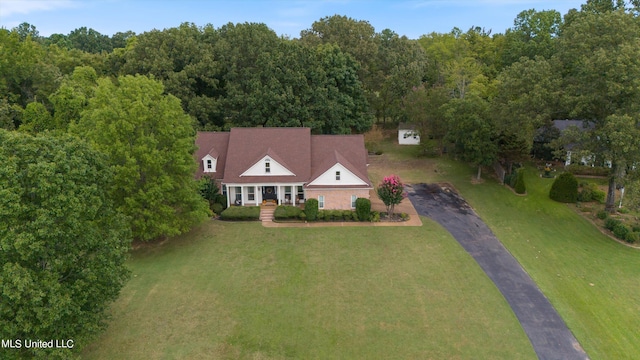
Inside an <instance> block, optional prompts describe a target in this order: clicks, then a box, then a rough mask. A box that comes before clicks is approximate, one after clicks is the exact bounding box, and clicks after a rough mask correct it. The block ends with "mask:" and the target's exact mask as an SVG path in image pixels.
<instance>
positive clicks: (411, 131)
mask: <svg viewBox="0 0 640 360" xmlns="http://www.w3.org/2000/svg"><path fill="white" fill-rule="evenodd" d="M398 144H400V145H420V133H419V132H418V131H417V130H416V126H415V125H414V124H406V123H400V125H399V126H398Z"/></svg>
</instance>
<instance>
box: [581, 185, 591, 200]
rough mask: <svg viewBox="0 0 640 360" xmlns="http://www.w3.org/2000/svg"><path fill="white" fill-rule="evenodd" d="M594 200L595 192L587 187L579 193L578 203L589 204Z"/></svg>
mask: <svg viewBox="0 0 640 360" xmlns="http://www.w3.org/2000/svg"><path fill="white" fill-rule="evenodd" d="M592 200H593V190H591V189H590V188H588V187H585V188H583V189H582V191H580V192H579V193H578V201H582V202H589V201H592Z"/></svg>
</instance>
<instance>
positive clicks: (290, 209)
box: [273, 205, 302, 220]
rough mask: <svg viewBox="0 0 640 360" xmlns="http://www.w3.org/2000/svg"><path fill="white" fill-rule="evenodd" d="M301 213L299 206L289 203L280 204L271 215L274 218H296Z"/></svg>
mask: <svg viewBox="0 0 640 360" xmlns="http://www.w3.org/2000/svg"><path fill="white" fill-rule="evenodd" d="M300 214H302V210H300V208H298V207H295V206H291V205H280V206H278V207H277V208H276V211H274V213H273V216H274V217H275V218H276V220H287V219H298V218H299V217H300Z"/></svg>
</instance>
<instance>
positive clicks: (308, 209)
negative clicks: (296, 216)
mask: <svg viewBox="0 0 640 360" xmlns="http://www.w3.org/2000/svg"><path fill="white" fill-rule="evenodd" d="M304 213H305V214H306V215H307V220H309V221H315V220H316V218H317V217H318V200H316V199H308V200H307V202H306V203H305V204H304Z"/></svg>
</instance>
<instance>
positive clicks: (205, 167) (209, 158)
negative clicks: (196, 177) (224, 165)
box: [202, 155, 218, 173]
mask: <svg viewBox="0 0 640 360" xmlns="http://www.w3.org/2000/svg"><path fill="white" fill-rule="evenodd" d="M209 162H211V167H209ZM217 166H218V159H216V158H214V157H213V156H211V155H206V156H205V157H203V158H202V167H203V171H204V172H205V173H212V172H216V167H217Z"/></svg>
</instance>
